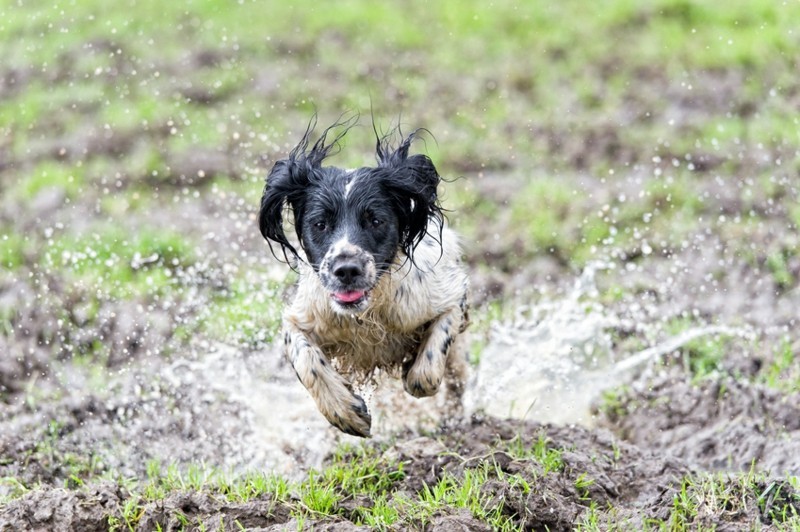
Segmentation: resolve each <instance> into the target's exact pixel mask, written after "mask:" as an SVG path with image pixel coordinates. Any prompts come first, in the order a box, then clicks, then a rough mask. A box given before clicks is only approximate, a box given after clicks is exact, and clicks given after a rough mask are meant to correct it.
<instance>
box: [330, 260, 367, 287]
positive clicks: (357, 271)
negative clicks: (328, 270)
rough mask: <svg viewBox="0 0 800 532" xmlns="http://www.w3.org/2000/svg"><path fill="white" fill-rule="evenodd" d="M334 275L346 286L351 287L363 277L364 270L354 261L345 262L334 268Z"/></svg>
mask: <svg viewBox="0 0 800 532" xmlns="http://www.w3.org/2000/svg"><path fill="white" fill-rule="evenodd" d="M333 275H335V276H336V278H337V279H339V281H340V282H341V283H342V284H344V285H349V284H351V283H352V282H353V281H355V280H356V279H358V278H359V277H361V276H362V275H364V269H363V268H362V267H361V265H359V264H358V263H356V262H353V261H352V260H344V261H342V262H340V263H339V264H337V265H336V266H334V267H333Z"/></svg>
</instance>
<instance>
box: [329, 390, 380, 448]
mask: <svg viewBox="0 0 800 532" xmlns="http://www.w3.org/2000/svg"><path fill="white" fill-rule="evenodd" d="M350 399H351V401H350V403H349V404H344V405H342V408H339V409H337V410H334V411H331V412H329V413H328V414H326V417H327V418H328V421H330V423H331V425H333V426H334V427H336V428H337V429H339V430H341V431H342V432H344V433H345V434H350V435H351V436H359V437H361V438H369V437H370V436H371V434H370V427H371V426H372V416H371V415H370V413H369V410H367V404H366V403H365V402H364V399H362V398H361V397H360V396H358V395H355V394H352V395H351V397H350Z"/></svg>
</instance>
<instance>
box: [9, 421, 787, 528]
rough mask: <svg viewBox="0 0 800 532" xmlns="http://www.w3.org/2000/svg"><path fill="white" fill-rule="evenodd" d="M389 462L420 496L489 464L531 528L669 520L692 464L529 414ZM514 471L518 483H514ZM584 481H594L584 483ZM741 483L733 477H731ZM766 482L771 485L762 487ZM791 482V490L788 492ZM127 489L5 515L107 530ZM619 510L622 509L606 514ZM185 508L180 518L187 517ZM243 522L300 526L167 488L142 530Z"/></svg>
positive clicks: (408, 447) (61, 495) (267, 512)
mask: <svg viewBox="0 0 800 532" xmlns="http://www.w3.org/2000/svg"><path fill="white" fill-rule="evenodd" d="M540 438H544V439H546V441H547V442H548V445H549V446H551V447H552V448H559V449H565V451H564V452H563V453H562V455H561V459H562V461H563V465H562V467H561V468H560V469H559V470H557V471H545V470H544V469H543V466H542V464H541V462H540V461H538V460H536V459H533V458H526V457H524V456H518V455H515V454H514V453H513V452H512V451H510V450H509V449H511V447H510V445H511V444H512V443H513V442H515V441H516V442H520V441H521V442H532V441H537V440H539V439H540ZM383 457H384V458H385V459H386V460H391V461H392V463H398V462H399V463H402V464H404V466H405V467H404V469H403V471H404V476H403V478H402V479H399V480H397V481H395V482H394V483H393V484H392V485H391V488H390V489H389V494H390V496H391V497H407V496H408V495H413V494H418V493H419V492H420V491H421V490H423V489H424V487H425V486H432V485H435V484H436V482H437V481H438V480H439V479H441V478H443V477H445V476H447V475H452V476H455V477H460V476H463V475H464V473H465V471H467V470H479V469H482V468H487V471H489V479H488V480H487V482H486V483H485V484H483V485H482V487H481V488H480V489H481V493H480V495H481V496H482V497H485V499H486V500H487V501H488V502H487V503H486V505H487V507H497V508H500V509H501V512H502V514H503V515H506V516H507V517H509V518H510V519H511V521H512V522H513V524H514V526H516V527H520V528H523V529H527V530H545V529H548V530H569V529H571V528H572V526H573V525H574V524H575V523H578V522H580V521H581V519H582V518H583V517H585V516H586V514H587V512H589V509H590V507H591V508H599V509H600V516H601V522H602V520H603V519H610V518H613V520H614V521H615V522H618V523H620V522H624V523H625V524H626V526H628V527H630V528H631V529H640V528H642V527H643V526H644V525H645V523H647V522H648V520H656V519H668V517H669V516H668V514H667V513H666V511H665V510H666V509H667V508H668V507H669V506H671V505H672V503H673V500H674V498H675V497H676V495H677V493H678V491H679V489H680V481H681V479H682V478H683V477H684V476H685V475H687V474H689V473H690V472H691V471H692V468H691V467H690V465H689V464H688V463H687V462H686V461H684V460H682V459H680V458H678V457H676V456H674V455H673V454H671V453H668V452H663V451H662V450H661V449H647V450H644V449H643V448H642V447H639V446H637V445H633V444H630V443H627V442H625V441H622V440H619V439H617V438H616V437H614V436H613V435H612V434H611V433H610V432H608V431H605V430H592V431H590V430H587V429H583V428H580V427H572V428H569V427H557V426H554V425H543V424H539V423H530V422H527V423H526V422H520V421H511V420H509V421H500V420H497V419H494V418H483V419H480V418H475V419H473V420H472V421H471V422H470V423H469V424H468V425H467V426H464V427H459V428H458V429H457V430H453V431H445V432H441V433H436V434H433V435H431V436H417V437H413V438H398V441H397V443H395V444H393V445H390V446H389V447H388V448H386V449H385V451H384V452H383ZM509 478H513V479H514V480H513V481H509ZM581 479H583V480H585V479H590V482H584V483H583V484H581V482H580V481H581ZM731 482H732V481H731ZM761 488H762V489H764V488H765V486H761ZM781 490H782V491H781ZM796 495H797V494H796V492H794V491H793V490H792V488H790V487H788V486H782V487H781V488H780V490H778V493H777V494H776V497H777V499H778V500H777V501H776V500H775V498H776V497H773V504H776V503H780V502H784V503H786V501H789V504H795V506H794V507H795V508H796V509H798V508H800V504H798V503H797V502H795V503H792V502H791V501H792V498H793V497H795V496H796ZM743 496H744V497H749V499H750V500H749V502H750V505H749V506H748V505H747V504H745V505H744V507H745V508H746V510H744V511H737V512H736V513H735V515H716V516H714V515H707V516H703V518H702V519H701V520H700V521H699V523H697V524H699V525H702V526H704V527H713V526H725V527H736V528H739V527H748V528H749V527H753V526H758V525H760V524H764V525H769V523H770V519H771V518H770V517H769V515H767V514H768V508H767V511H766V513H765V510H764V505H763V504H762V505H760V506H759V504H756V497H757V494H755V493H745V494H744V495H743ZM124 497H125V493H124V488H121V487H120V486H118V485H116V484H113V483H101V484H97V485H94V486H93V487H91V488H83V489H79V490H64V489H57V488H51V489H48V490H36V491H33V492H30V493H28V494H26V495H24V496H22V497H21V498H19V499H17V500H15V501H12V502H11V503H9V504H7V505H6V506H5V508H4V509H3V510H2V513H1V514H0V515H1V516H2V518H3V520H4V523H5V525H6V528H7V529H9V530H11V529H17V528H24V529H32V530H74V529H81V530H105V529H107V528H106V527H107V526H108V524H109V521H108V520H109V519H112V520H113V519H114V518H117V519H119V518H120V503H121V502H122V500H124ZM364 504H369V501H366V500H344V501H340V502H339V503H337V506H336V507H334V508H333V509H332V514H334V515H337V516H339V517H338V518H332V519H326V520H324V521H316V520H313V519H311V520H307V521H305V522H304V523H303V527H304V529H315V530H316V529H319V530H322V529H324V530H361V529H366V528H365V527H357V526H355V525H353V524H352V522H351V521H350V519H349V518H348V516H349V517H351V518H353V517H354V516H355V515H357V514H354V513H353V512H355V511H357V509H358V508H359V507H361V506H363V505H364ZM610 509H613V515H605V512H606V511H609V512H610ZM176 516H181V517H180V518H178V517H176ZM237 522H238V523H239V524H241V525H242V526H244V527H245V528H247V529H253V530H273V529H274V530H280V529H284V527H292V528H295V527H297V526H298V523H297V521H296V520H294V519H292V517H291V516H290V511H289V508H288V507H287V505H286V504H284V503H282V502H280V501H277V500H274V499H272V498H270V497H269V496H264V497H260V498H257V499H256V500H252V501H250V502H248V503H238V504H237V503H230V502H227V501H225V500H224V498H222V497H220V496H214V495H213V494H209V493H203V492H183V493H174V494H170V495H168V496H167V497H166V498H165V499H163V500H160V501H158V502H155V503H148V504H147V505H146V506H145V507H144V510H143V514H142V516H141V520H140V522H139V526H138V528H137V530H152V529H155V528H156V526H157V525H158V526H160V527H161V529H162V530H179V529H182V527H185V526H187V524H188V526H190V527H192V528H193V527H195V526H200V524H201V523H208V524H211V523H213V524H214V526H215V527H219V529H221V530H235V529H237V528H236V527H238V526H239V525H238V524H236V523H237ZM405 526H408V527H411V528H419V529H423V528H424V529H426V530H489V528H488V527H487V526H486V525H485V524H484V523H482V522H481V521H479V520H476V519H475V518H474V517H473V516H472V515H471V514H470V512H469V511H465V510H463V509H462V510H458V509H456V508H446V509H443V510H442V511H441V512H439V513H438V514H437V515H434V516H433V518H432V519H431V520H430V521H424V522H423V521H419V522H415V521H413V519H412V520H411V521H409V522H406V523H405Z"/></svg>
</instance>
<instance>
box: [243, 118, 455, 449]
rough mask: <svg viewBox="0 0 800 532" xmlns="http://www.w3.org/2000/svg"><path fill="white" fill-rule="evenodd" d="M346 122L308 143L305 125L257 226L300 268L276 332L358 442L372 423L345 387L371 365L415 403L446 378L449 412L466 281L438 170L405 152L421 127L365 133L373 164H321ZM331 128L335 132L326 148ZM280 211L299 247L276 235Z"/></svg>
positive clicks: (315, 394) (332, 418)
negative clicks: (397, 380)
mask: <svg viewBox="0 0 800 532" xmlns="http://www.w3.org/2000/svg"><path fill="white" fill-rule="evenodd" d="M352 125H353V124H352V123H345V122H337V123H335V124H334V125H332V126H330V127H329V128H327V129H326V130H325V131H324V132H323V133H322V134H321V135H320V136H319V137H318V139H317V140H316V141H315V142H314V143H313V144H311V135H312V132H313V130H314V128H315V126H316V118H315V119H312V121H311V122H310V123H309V126H308V128H307V129H306V132H305V134H304V135H303V137H302V139H301V140H300V142H299V143H298V145H297V146H296V147H295V148H294V149H292V151H291V152H290V153H289V156H288V158H286V159H283V160H279V161H277V162H276V163H275V164H274V166H273V168H272V170H271V171H270V173H269V175H268V176H267V180H266V185H265V186H264V192H263V195H262V197H261V208H260V212H259V229H260V231H261V234H262V235H263V236H264V238H265V239H266V240H267V242H268V244H269V247H270V250H271V251H272V253H273V255H275V256H276V257H277V256H278V255H277V254H276V252H275V248H274V247H273V244H275V245H277V246H279V248H280V249H281V250H282V254H283V260H285V261H286V262H288V263H290V264H292V267H293V268H294V269H295V270H296V271H297V272H298V273H299V279H298V282H297V286H296V294H295V296H294V300H293V301H292V302H291V303H290V304H289V305H288V306H287V308H286V310H285V311H284V314H283V328H282V337H283V342H284V344H285V345H284V347H285V353H286V356H287V358H288V360H289V361H290V363H291V365H292V367H293V368H294V371H295V373H296V374H297V378H298V379H299V380H300V382H301V383H302V384H303V386H305V387H306V389H307V390H308V391H309V393H310V394H311V397H312V398H313V399H314V401H315V402H316V404H317V407H318V409H319V411H320V412H321V413H322V415H323V416H324V417H325V418H326V419H327V420H328V421H329V422H330V423H331V424H332V425H333V426H334V427H336V428H338V429H339V430H341V431H342V432H345V433H347V434H350V435H354V436H360V437H364V438H366V437H369V436H370V430H371V423H372V418H371V415H370V413H369V410H368V409H367V406H366V403H365V402H364V400H363V398H362V397H361V396H359V395H358V394H357V393H355V392H354V390H353V384H354V383H357V384H361V383H364V382H366V381H367V380H368V379H370V378H372V376H373V373H374V372H375V371H376V370H381V371H383V372H385V373H387V374H389V375H392V376H394V377H402V379H403V387H404V389H405V391H406V392H408V393H409V394H411V395H412V396H414V397H417V398H419V397H428V396H432V395H434V394H436V393H437V391H438V390H439V388H440V387H441V384H442V382H443V381H445V382H446V383H447V384H446V388H447V400H448V403H449V404H451V405H455V406H454V408H458V405H459V404H460V398H461V394H462V392H463V386H464V380H465V374H466V369H467V362H466V349H464V347H463V346H464V340H463V334H462V333H464V331H465V329H466V327H467V324H468V321H469V317H468V302H467V292H468V280H467V275H466V272H465V270H464V268H463V266H462V263H461V248H460V244H459V240H458V237H457V236H456V234H455V233H454V232H453V231H452V230H450V229H449V228H448V227H447V226H446V224H445V218H444V215H443V212H442V207H441V205H440V201H439V196H438V193H437V189H438V185H439V182H440V177H439V174H438V172H437V170H436V168H435V166H434V164H433V162H432V161H431V159H430V158H429V157H427V156H426V155H422V154H417V155H409V149H410V147H411V144H412V142H413V141H414V140H415V139H416V138H417V137H418V136H419V133H420V131H422V130H416V131H414V132H413V133H411V134H410V135H408V136H406V137H403V135H402V134H401V133H400V130H399V127H398V128H397V129H396V130H395V132H392V133H390V134H388V135H384V136H380V135H378V133H377V130H375V128H374V126H373V129H374V130H375V133H376V139H377V142H376V150H377V166H375V167H363V168H358V169H349V170H346V169H341V168H337V167H334V166H323V164H322V163H323V161H324V160H325V159H326V157H328V156H329V155H330V154H331V151H332V150H334V148H335V149H337V150H338V149H339V146H340V141H341V139H342V138H343V137H344V135H345V134H346V133H347V131H348V130H349V128H350V127H352ZM337 129H338V130H342V129H344V131H341V132H339V133H338V134H337V135H335V138H334V139H333V140H332V141H330V142H328V140H327V139H328V137H329V136H331V135H332V131H334V130H337ZM396 136H399V140H400V142H399V144H398V145H397V146H396V147H395V146H393V143H392V140H393V138H394V137H396ZM289 209H290V210H291V214H292V218H293V221H294V230H295V232H296V234H297V242H298V243H299V245H298V246H297V247H295V245H293V244H292V243H291V242H290V241H289V238H287V235H286V234H285V232H284V216H285V215H286V216H288V210H289ZM298 248H299V249H298Z"/></svg>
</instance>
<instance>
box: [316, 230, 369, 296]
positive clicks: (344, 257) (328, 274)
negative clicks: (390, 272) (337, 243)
mask: <svg viewBox="0 0 800 532" xmlns="http://www.w3.org/2000/svg"><path fill="white" fill-rule="evenodd" d="M320 278H321V279H322V283H323V285H324V286H325V288H326V289H328V291H329V292H330V296H331V299H332V300H333V302H334V303H337V304H338V306H339V307H340V308H341V309H343V310H349V311H352V310H361V307H363V306H365V303H366V301H367V299H368V298H369V291H370V289H371V288H372V286H373V285H374V284H375V280H376V274H375V263H374V260H372V257H371V256H370V255H369V254H368V253H367V252H365V251H364V250H362V249H360V248H357V247H356V246H348V247H347V248H346V249H344V250H339V253H337V254H336V255H334V256H332V257H330V258H328V259H326V260H325V261H324V264H323V267H322V268H321V269H320Z"/></svg>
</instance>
